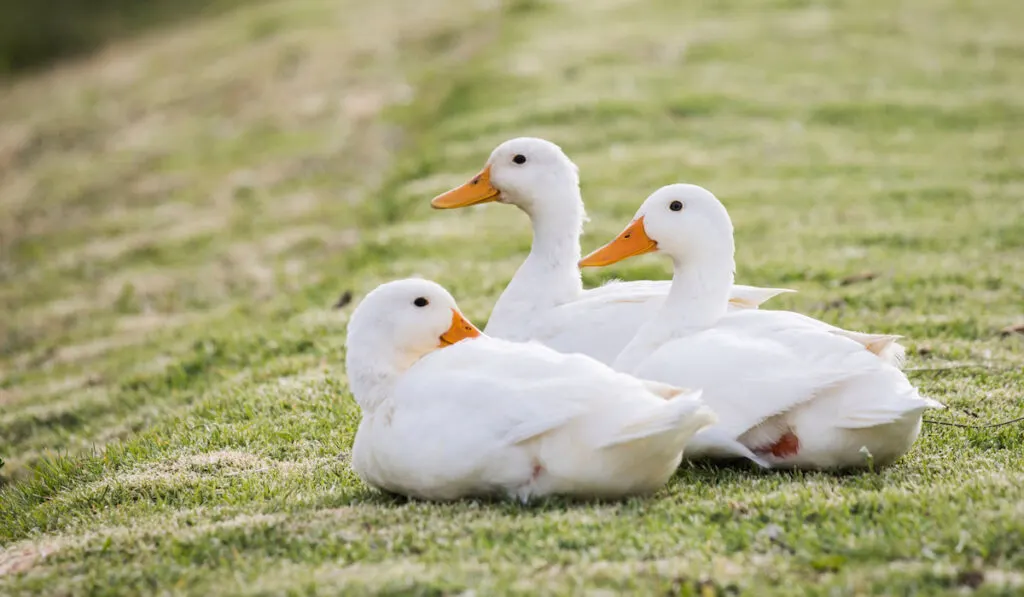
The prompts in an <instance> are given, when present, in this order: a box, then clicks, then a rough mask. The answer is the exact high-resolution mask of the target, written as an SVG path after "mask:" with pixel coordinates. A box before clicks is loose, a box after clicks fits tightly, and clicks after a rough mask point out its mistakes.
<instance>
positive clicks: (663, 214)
mask: <svg viewBox="0 0 1024 597" xmlns="http://www.w3.org/2000/svg"><path fill="white" fill-rule="evenodd" d="M653 251H662V252H664V253H666V254H668V255H669V256H670V257H671V258H672V260H673V261H674V262H676V263H677V264H679V263H687V262H697V261H707V260H708V259H715V260H718V259H721V258H722V257H723V256H728V259H729V261H730V262H731V260H732V256H733V253H734V244H733V228H732V221H731V220H730V219H729V212H727V211H726V209H725V206H724V205H722V202H721V201H719V200H718V198H717V197H715V196H714V195H713V194H712V193H711V192H710V191H708V190H707V189H705V188H703V187H699V186H697V185H692V184H673V185H668V186H665V187H662V188H660V189H658V190H657V191H655V192H654V193H652V194H651V196H650V197H648V198H647V199H646V200H645V201H644V202H643V205H641V206H640V209H639V210H637V212H636V215H635V216H634V217H633V221H632V222H631V223H630V224H629V225H628V226H627V227H626V229H625V230H623V231H622V232H621V233H620V234H619V235H618V236H617V237H615V239H614V240H612V241H611V242H609V243H608V244H606V245H605V246H603V247H601V248H600V249H597V250H596V251H594V252H593V253H591V254H589V255H587V256H586V257H584V258H583V259H582V260H580V263H579V265H580V267H600V266H605V265H611V264H613V263H617V262H619V261H622V260H623V259H627V258H629V257H633V256H636V255H642V254H644V253H651V252H653Z"/></svg>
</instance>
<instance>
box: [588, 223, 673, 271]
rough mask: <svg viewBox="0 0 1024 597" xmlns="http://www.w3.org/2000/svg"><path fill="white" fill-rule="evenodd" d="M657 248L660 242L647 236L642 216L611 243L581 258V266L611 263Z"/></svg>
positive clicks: (599, 265) (598, 265) (597, 265)
mask: <svg viewBox="0 0 1024 597" xmlns="http://www.w3.org/2000/svg"><path fill="white" fill-rule="evenodd" d="M657 250H658V243H656V242H654V241H653V240H651V238H650V237H649V236H647V231H645V230H644V217H643V216H640V217H639V218H637V219H635V220H633V222H632V223H630V225H629V226H626V229H625V230H623V231H622V232H621V233H620V234H619V235H618V236H616V237H615V239H614V240H612V241H611V242H610V243H608V244H606V245H605V246H603V247H601V248H600V249H598V250H596V251H594V252H593V253H591V254H590V255H587V256H586V257H584V258H583V259H581V260H580V267H601V266H604V265H611V264H613V263H618V262H619V261H622V260H623V259H627V258H629V257H635V256H637V255H643V254H644V253H650V252H651V251H657Z"/></svg>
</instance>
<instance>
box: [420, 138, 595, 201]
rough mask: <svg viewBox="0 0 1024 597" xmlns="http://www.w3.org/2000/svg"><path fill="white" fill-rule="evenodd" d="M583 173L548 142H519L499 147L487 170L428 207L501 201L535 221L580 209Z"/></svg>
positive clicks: (488, 160) (527, 139) (492, 156)
mask: <svg viewBox="0 0 1024 597" xmlns="http://www.w3.org/2000/svg"><path fill="white" fill-rule="evenodd" d="M579 184H580V181H579V170H578V168H577V167H576V164H574V163H572V161H571V160H570V159H569V158H568V157H567V156H566V155H565V153H564V152H563V151H562V149H561V148H560V147H559V146H557V145H555V144H554V143H552V142H550V141H545V140H544V139H538V138H535V137H519V138H517V139H511V140H509V141H505V142H504V143H502V144H501V145H499V146H498V147H497V148H495V150H494V151H493V152H491V157H490V158H488V159H487V163H486V164H485V165H484V168H483V170H481V171H480V172H478V173H477V174H476V176H474V177H473V178H471V179H470V180H469V181H468V182H466V183H465V184H463V185H461V186H458V187H456V188H454V189H452V190H450V191H447V192H445V193H442V194H440V195H438V196H437V197H434V199H433V200H432V201H431V202H430V205H431V206H433V207H434V208H436V209H453V208H458V207H467V206H470V205H479V204H481V203H489V202H492V201H498V202H500V203H509V204H512V205H515V206H516V207H518V208H520V209H522V210H523V211H525V212H526V213H528V214H530V215H531V216H533V215H534V214H537V213H544V212H548V211H559V210H562V211H572V212H573V213H575V212H576V211H578V210H579V209H580V205H581V204H582V201H581V199H580V194H579Z"/></svg>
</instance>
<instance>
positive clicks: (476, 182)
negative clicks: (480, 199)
mask: <svg viewBox="0 0 1024 597" xmlns="http://www.w3.org/2000/svg"><path fill="white" fill-rule="evenodd" d="M479 183H480V177H479V176H477V177H476V178H474V179H473V184H479Z"/></svg>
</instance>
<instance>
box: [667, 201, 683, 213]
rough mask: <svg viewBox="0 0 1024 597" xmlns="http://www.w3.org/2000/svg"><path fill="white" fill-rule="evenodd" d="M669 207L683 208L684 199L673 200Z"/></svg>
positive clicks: (673, 209) (674, 208)
mask: <svg viewBox="0 0 1024 597" xmlns="http://www.w3.org/2000/svg"><path fill="white" fill-rule="evenodd" d="M668 208H669V209H671V210H672V211H679V210H681V209H683V202H682V201H673V202H672V203H669V204H668Z"/></svg>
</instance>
